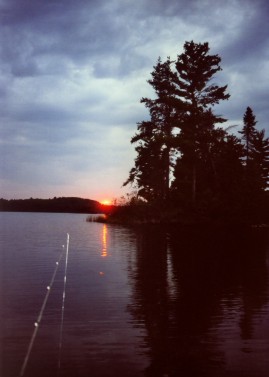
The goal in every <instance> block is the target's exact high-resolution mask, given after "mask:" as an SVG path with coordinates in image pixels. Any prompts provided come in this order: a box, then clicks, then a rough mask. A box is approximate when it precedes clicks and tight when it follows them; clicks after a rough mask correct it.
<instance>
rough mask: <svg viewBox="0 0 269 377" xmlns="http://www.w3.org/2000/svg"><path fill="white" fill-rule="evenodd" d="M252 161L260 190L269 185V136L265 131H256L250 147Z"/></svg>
mask: <svg viewBox="0 0 269 377" xmlns="http://www.w3.org/2000/svg"><path fill="white" fill-rule="evenodd" d="M250 161H251V164H252V167H253V169H254V170H255V172H256V176H257V185H258V188H259V189H260V190H266V189H267V188H268V187H269V138H266V137H265V131H264V130H261V131H256V133H255V136H254V138H253V140H252V142H251V147H250Z"/></svg>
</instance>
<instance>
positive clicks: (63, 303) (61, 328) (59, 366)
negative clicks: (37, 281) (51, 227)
mask: <svg viewBox="0 0 269 377" xmlns="http://www.w3.org/2000/svg"><path fill="white" fill-rule="evenodd" d="M68 251H69V234H68V233H67V241H66V255H65V270H64V287H63V300H62V316H61V327H60V338H59V354H58V375H59V371H60V368H61V356H62V343H63V323H64V305H65V290H66V276H67V264H68Z"/></svg>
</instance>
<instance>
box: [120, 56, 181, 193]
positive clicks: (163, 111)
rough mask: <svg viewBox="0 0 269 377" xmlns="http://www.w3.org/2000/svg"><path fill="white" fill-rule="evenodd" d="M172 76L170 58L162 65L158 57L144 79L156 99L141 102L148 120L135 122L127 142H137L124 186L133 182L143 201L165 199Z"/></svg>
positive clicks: (170, 148)
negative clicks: (146, 110) (150, 71)
mask: <svg viewBox="0 0 269 377" xmlns="http://www.w3.org/2000/svg"><path fill="white" fill-rule="evenodd" d="M173 75H174V74H173V72H172V70H171V61H170V59H169V58H168V59H167V60H166V61H165V62H164V63H163V62H162V61H161V59H160V58H159V59H158V62H157V64H156V66H155V67H154V71H153V72H152V73H151V76H152V79H151V80H148V83H149V84H150V85H151V86H152V87H153V89H154V91H155V95H156V98H155V99H150V98H142V99H141V103H144V104H145V106H146V107H147V108H148V109H149V112H150V118H151V120H150V121H143V122H141V123H138V133H137V134H136V135H135V136H134V137H133V138H132V139H131V143H139V144H138V146H137V147H136V151H137V153H138V156H137V158H136V160H135V167H134V168H132V169H131V171H130V175H129V178H128V180H127V181H126V182H125V183H124V185H126V184H128V183H136V184H137V186H138V189H139V190H138V193H139V195H140V196H142V197H144V198H145V199H147V200H166V199H168V197H169V189H170V175H171V169H172V166H173V162H172V155H173V144H174V134H173V129H174V127H175V116H176V113H175V109H174V107H173V106H172V104H171V96H172V94H173V87H172V78H173Z"/></svg>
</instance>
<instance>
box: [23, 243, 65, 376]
mask: <svg viewBox="0 0 269 377" xmlns="http://www.w3.org/2000/svg"><path fill="white" fill-rule="evenodd" d="M63 253H64V251H62V252H61V254H60V257H59V259H58V261H57V262H56V266H55V269H54V272H53V275H52V278H51V281H50V283H49V285H48V286H47V293H46V295H45V298H44V301H43V304H42V306H41V309H40V312H39V315H38V317H37V320H36V322H35V324H34V326H35V329H34V331H33V334H32V337H31V340H30V343H29V346H28V349H27V353H26V356H25V358H24V362H23V364H22V367H21V371H20V377H22V376H23V375H24V372H25V368H26V366H27V363H28V361H29V357H30V354H31V351H32V348H33V345H34V341H35V338H36V335H37V332H38V329H39V325H40V322H41V320H42V317H43V313H44V310H45V307H46V304H47V301H48V298H49V295H50V291H51V288H52V286H53V283H54V279H55V276H56V273H57V270H58V267H59V264H60V261H61V259H62V256H63Z"/></svg>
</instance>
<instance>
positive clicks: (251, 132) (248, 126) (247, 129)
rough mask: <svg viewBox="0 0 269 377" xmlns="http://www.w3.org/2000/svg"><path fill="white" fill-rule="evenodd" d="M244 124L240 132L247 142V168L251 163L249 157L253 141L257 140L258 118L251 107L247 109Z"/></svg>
mask: <svg viewBox="0 0 269 377" xmlns="http://www.w3.org/2000/svg"><path fill="white" fill-rule="evenodd" d="M243 122H244V126H243V129H242V131H239V132H240V133H241V134H242V135H243V136H242V139H243V140H244V142H245V150H246V166H247V165H248V162H249V155H250V150H251V146H252V142H253V139H254V138H255V135H256V128H255V126H256V124H257V121H256V117H255V115H254V114H253V111H252V109H251V108H250V107H247V109H246V112H245V114H244V117H243Z"/></svg>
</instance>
